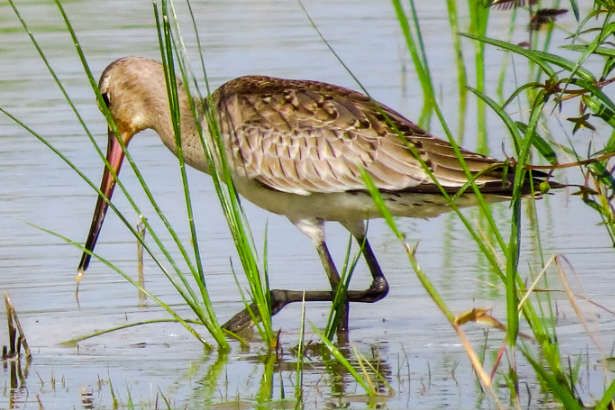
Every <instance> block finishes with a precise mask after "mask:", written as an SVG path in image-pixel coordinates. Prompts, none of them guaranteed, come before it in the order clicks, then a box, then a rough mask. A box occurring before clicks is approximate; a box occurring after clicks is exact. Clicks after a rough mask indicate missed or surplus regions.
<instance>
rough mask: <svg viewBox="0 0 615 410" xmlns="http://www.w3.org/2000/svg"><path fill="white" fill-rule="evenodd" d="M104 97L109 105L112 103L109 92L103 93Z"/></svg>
mask: <svg viewBox="0 0 615 410" xmlns="http://www.w3.org/2000/svg"><path fill="white" fill-rule="evenodd" d="M102 98H103V100H105V105H106V106H107V107H109V106H110V105H111V99H110V98H109V93H102Z"/></svg>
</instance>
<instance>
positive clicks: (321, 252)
mask: <svg viewBox="0 0 615 410" xmlns="http://www.w3.org/2000/svg"><path fill="white" fill-rule="evenodd" d="M316 250H317V251H318V256H320V261H321V262H322V266H323V268H324V269H325V273H326V274H327V278H329V283H330V284H331V290H332V291H333V292H332V297H331V301H332V302H333V301H334V300H335V295H336V293H337V292H344V293H346V291H347V289H345V287H346V284H344V283H342V282H341V279H340V274H339V273H338V271H337V267H336V266H335V262H333V258H331V253H329V248H328V247H327V244H326V242H325V241H321V242H320V243H318V244H317V245H316ZM340 286H341V287H342V288H340ZM342 298H343V299H341V301H340V302H341V303H340V304H339V306H335V309H336V316H337V318H336V319H337V320H338V324H337V330H338V337H340V333H342V335H341V337H340V338H341V339H347V337H345V336H347V335H344V334H345V333H348V312H349V308H350V306H349V305H348V297H347V295H346V294H344V295H342Z"/></svg>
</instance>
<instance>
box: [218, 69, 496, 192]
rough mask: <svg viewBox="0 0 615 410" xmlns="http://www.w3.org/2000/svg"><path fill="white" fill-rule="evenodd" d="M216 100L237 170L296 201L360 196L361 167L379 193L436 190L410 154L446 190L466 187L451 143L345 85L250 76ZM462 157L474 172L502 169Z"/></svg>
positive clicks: (490, 180)
mask: <svg viewBox="0 0 615 410" xmlns="http://www.w3.org/2000/svg"><path fill="white" fill-rule="evenodd" d="M214 98H216V99H217V107H218V113H219V115H220V118H221V121H220V123H221V127H222V132H223V135H224V138H227V141H226V142H227V147H230V149H229V154H230V158H231V159H232V161H234V162H235V165H236V166H235V167H234V168H235V169H236V170H238V172H243V173H244V174H245V176H247V177H249V178H253V179H256V180H258V181H260V182H261V183H262V184H264V185H266V186H268V187H270V188H271V189H276V190H279V191H284V192H291V193H295V194H300V195H309V194H310V193H315V192H322V193H330V192H343V191H349V190H361V189H365V188H364V183H363V180H362V178H361V175H360V169H361V168H364V169H365V170H366V171H367V172H368V173H369V174H370V175H371V176H372V178H373V179H374V182H375V183H376V186H378V188H380V189H383V190H388V191H408V190H413V189H416V190H417V191H430V190H432V189H434V188H436V186H435V184H433V182H432V181H431V179H430V177H429V176H428V174H427V173H426V172H425V170H424V169H423V167H422V166H421V163H420V161H419V160H418V159H417V158H416V157H415V154H417V155H419V156H420V158H421V159H422V160H423V161H424V162H425V163H426V164H427V165H428V166H429V168H430V169H431V171H432V172H433V173H434V175H435V176H436V177H437V178H438V181H439V182H440V183H441V184H442V185H443V186H444V187H445V188H446V189H452V190H454V189H455V188H458V187H460V186H461V185H463V184H464V183H465V182H466V181H467V178H466V175H465V173H464V172H463V168H462V166H461V164H460V163H459V161H458V160H457V157H456V155H455V151H454V149H453V147H452V146H451V145H450V144H449V143H448V142H446V141H443V140H439V139H437V138H435V137H433V136H431V135H429V134H427V133H426V132H425V131H423V130H422V129H420V128H419V127H417V126H416V125H415V124H413V123H412V122H410V121H408V120H407V119H405V118H404V117H403V116H401V115H400V114H398V113H397V112H395V111H393V110H391V109H390V108H387V107H385V106H383V105H380V104H379V103H377V102H375V101H373V100H371V99H369V98H368V97H366V96H364V95H362V94H359V93H357V92H354V91H351V90H348V89H345V88H342V87H336V86H333V85H330V84H325V83H319V82H313V81H295V80H283V79H276V78H270V77H256V76H252V77H241V78H238V79H235V80H232V81H230V82H228V83H226V84H224V85H223V86H222V87H220V88H219V89H218V90H217V91H216V93H215V94H214ZM400 133H401V134H402V135H403V138H400V135H399V134H400ZM408 145H412V146H413V147H414V149H412V150H411V149H409V147H408ZM461 152H462V155H463V156H464V159H465V162H466V164H467V166H468V168H469V169H470V171H471V172H473V173H479V172H482V171H485V170H486V169H488V168H489V167H492V166H493V165H494V164H502V162H500V161H497V160H494V159H491V158H488V157H485V156H482V155H479V154H476V153H472V152H469V151H465V150H462V151H461ZM501 175H502V173H501V172H497V171H493V172H492V171H491V170H489V172H487V173H486V175H482V176H480V177H479V178H478V179H477V181H478V182H479V184H494V183H497V182H498V181H499V182H502V181H501V178H502V176H501ZM499 185H500V186H501V185H502V184H501V183H500V184H499Z"/></svg>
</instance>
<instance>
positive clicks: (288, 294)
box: [222, 221, 389, 336]
mask: <svg viewBox="0 0 615 410" xmlns="http://www.w3.org/2000/svg"><path fill="white" fill-rule="evenodd" d="M295 224H296V225H298V226H299V227H300V229H301V230H302V231H304V232H306V229H304V228H305V227H302V226H300V225H299V224H298V223H295ZM343 225H344V226H345V227H346V228H347V229H348V230H349V231H350V232H351V233H352V235H353V236H354V237H355V238H356V240H357V242H358V243H359V245H360V246H361V252H362V253H363V257H364V258H365V262H366V263H367V266H368V268H369V270H370V273H371V275H372V283H371V285H370V287H369V288H367V289H366V290H348V291H347V292H346V303H345V306H344V308H345V313H344V314H343V315H342V317H341V319H342V320H341V322H340V325H338V330H339V329H340V328H342V329H348V316H347V315H348V308H347V304H348V302H361V303H374V302H377V301H379V300H380V299H382V298H384V297H385V296H386V295H387V294H388V292H389V284H388V283H387V280H386V278H385V277H384V274H383V273H382V269H380V264H379V263H378V260H377V259H376V255H375V254H374V251H373V250H372V248H371V246H370V244H369V241H368V240H367V238H366V231H365V226H364V224H363V222H362V221H359V222H344V223H343ZM318 228H319V229H322V227H321V226H319V227H318ZM320 232H321V231H320ZM308 236H310V237H311V238H313V239H319V240H315V241H314V242H315V243H316V249H317V251H318V254H319V256H320V259H321V261H322V264H323V267H324V269H325V272H326V273H327V277H328V278H329V282H330V283H331V287H332V289H334V290H333V291H326V290H325V291H319V290H312V291H299V290H287V289H272V290H271V291H270V292H271V315H272V316H273V315H275V314H276V313H278V312H279V311H280V310H282V309H283V308H284V307H285V306H286V305H288V304H289V303H293V302H301V301H304V300H305V301H306V302H325V301H327V302H330V301H333V300H334V299H335V289H337V286H338V285H339V283H340V276H339V273H338V272H337V268H336V267H335V263H334V262H333V260H332V258H331V254H330V253H329V250H328V249H327V245H326V243H325V241H324V235H320V236H319V235H315V236H312V235H310V234H309V233H308ZM250 311H251V312H252V313H253V315H251V314H250ZM257 312H258V310H257V309H256V306H254V305H250V306H248V307H247V308H245V309H244V310H242V311H241V312H239V313H237V314H236V315H235V316H233V317H232V318H231V319H230V320H229V321H228V322H226V323H225V324H224V325H223V326H222V327H223V328H224V329H227V330H229V331H231V332H235V333H236V332H238V331H240V330H242V329H243V328H245V327H247V326H250V325H252V324H253V322H252V317H254V318H255V319H256V320H259V317H258V313H257ZM338 336H339V333H338Z"/></svg>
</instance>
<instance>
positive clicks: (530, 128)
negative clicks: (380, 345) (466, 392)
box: [364, 1, 615, 408]
mask: <svg viewBox="0 0 615 410" xmlns="http://www.w3.org/2000/svg"><path fill="white" fill-rule="evenodd" d="M470 3H472V2H470ZM393 4H394V7H395V9H396V11H397V10H398V8H399V5H398V3H397V2H395V1H393ZM411 8H412V9H414V5H413V4H412V2H411ZM470 10H471V27H470V33H467V34H464V35H465V36H466V37H469V38H471V39H474V40H477V41H476V43H475V44H476V46H475V67H474V69H475V71H476V73H477V77H476V83H477V85H476V86H475V88H470V90H471V91H472V92H473V93H474V94H475V95H477V96H478V97H479V98H478V100H479V105H483V106H484V107H485V108H486V107H489V108H490V109H492V110H493V111H494V112H495V113H496V114H497V115H498V116H499V118H500V119H501V120H502V121H503V123H504V124H505V125H506V128H507V129H508V131H509V133H510V135H511V138H512V142H513V146H514V148H515V154H516V158H515V163H514V165H515V167H514V183H513V192H512V198H511V219H510V224H509V225H508V229H509V237H508V240H505V239H504V236H503V233H502V232H501V231H500V229H498V227H497V225H496V224H495V223H493V218H492V216H491V214H490V211H489V208H488V207H487V206H486V204H485V203H484V200H483V198H482V197H481V195H480V194H479V193H478V192H477V187H476V185H475V183H474V182H473V179H472V178H471V176H470V175H469V173H468V172H467V169H466V170H465V171H466V173H467V174H468V179H469V181H470V182H469V183H468V184H467V187H464V188H463V189H462V190H461V191H465V190H466V189H467V190H470V191H472V192H474V193H475V194H476V196H477V198H478V203H479V212H480V215H481V217H484V218H485V219H486V220H487V225H486V227H483V229H486V230H487V232H488V234H489V236H490V237H493V238H495V243H494V246H491V245H489V246H488V245H487V243H485V242H484V239H483V236H482V235H479V234H478V232H477V230H476V228H475V227H474V226H473V225H472V223H471V222H470V221H469V220H468V219H466V218H465V216H463V214H461V213H459V212H458V210H457V209H456V207H455V206H454V199H455V197H456V196H454V197H450V198H449V196H448V195H447V194H446V193H444V192H443V195H444V196H445V197H447V198H449V201H450V205H451V207H452V209H453V210H454V211H455V212H456V214H457V215H458V216H459V217H460V218H461V220H462V222H463V224H464V225H465V226H466V228H467V229H468V231H469V232H470V234H471V236H472V237H473V238H474V239H475V240H476V242H477V244H478V246H479V248H480V250H481V252H483V253H484V254H485V256H486V257H487V260H488V261H489V262H490V264H491V265H492V267H493V269H494V270H495V272H496V273H497V274H498V276H499V278H500V279H501V280H502V284H503V286H504V288H505V294H506V322H505V325H503V326H501V328H502V329H503V330H504V331H505V332H506V337H505V340H506V345H505V346H503V348H504V351H506V352H507V354H506V357H507V358H508V371H507V372H506V376H505V379H506V381H507V384H508V385H509V386H510V389H509V393H510V397H511V398H512V400H513V401H515V402H516V401H517V400H518V389H519V387H518V375H517V359H516V354H515V351H517V350H519V351H521V353H522V354H523V356H524V357H525V358H526V360H527V361H528V363H530V364H531V365H532V366H533V367H534V368H535V371H536V373H535V375H536V377H537V379H538V380H540V381H541V382H542V383H544V384H545V385H546V386H548V388H549V390H550V391H551V392H552V393H553V394H554V395H555V397H556V398H557V399H558V400H560V402H561V403H562V404H563V405H564V406H565V407H566V408H578V407H579V405H580V403H581V401H580V397H579V395H578V393H577V389H576V388H575V383H576V382H575V380H576V379H575V378H574V376H569V375H574V372H567V370H566V369H565V366H564V364H565V360H564V358H563V357H562V356H561V353H560V351H559V345H558V343H557V335H556V328H555V325H554V324H553V325H550V324H549V323H555V321H554V320H548V321H544V320H542V319H543V317H542V315H544V314H547V315H552V314H553V313H552V312H553V309H552V308H551V300H550V298H549V297H548V296H547V297H546V298H542V297H540V296H538V295H534V294H533V293H532V292H530V291H529V290H528V289H527V286H526V284H525V279H524V278H523V277H522V275H521V274H520V272H519V254H520V246H521V226H522V214H521V201H522V198H523V195H522V193H521V187H522V184H523V181H525V174H526V173H527V172H531V170H535V169H539V168H544V169H555V168H558V167H564V166H571V165H572V166H577V167H583V168H584V171H583V172H591V171H592V170H593V171H594V172H595V171H596V169H599V170H600V172H599V173H598V176H597V177H596V174H592V175H593V176H594V178H593V182H594V184H596V183H598V185H599V186H600V188H599V189H591V190H590V189H588V188H587V187H584V188H582V189H581V194H582V195H583V198H584V200H585V201H586V202H589V203H590V206H592V208H594V209H596V210H597V211H598V212H599V213H600V214H601V217H602V218H603V220H604V221H605V226H607V231H609V235H611V237H612V233H611V230H612V219H611V215H612V204H609V205H606V204H607V203H609V201H610V200H612V198H613V194H612V186H613V176H612V171H609V170H608V168H607V166H606V163H607V162H608V159H609V158H610V157H611V156H613V155H614V151H615V150H614V149H613V146H612V140H613V138H611V139H610V140H609V141H608V142H607V144H606V146H605V147H604V148H602V149H599V150H598V151H595V152H594V153H593V154H592V155H591V156H590V157H589V158H588V159H581V158H580V155H578V154H577V153H576V152H575V151H574V149H573V148H570V149H569V152H573V153H574V154H575V157H576V159H577V161H575V162H573V163H572V164H566V165H560V164H559V163H558V159H557V155H556V154H555V151H554V149H553V147H552V146H551V144H550V143H549V142H548V141H547V140H545V139H544V138H542V137H541V136H540V135H539V133H538V131H537V130H538V124H539V122H540V121H542V119H543V117H544V112H545V111H546V110H547V109H548V103H550V102H551V101H555V103H556V104H557V105H561V104H563V103H565V102H566V101H567V100H568V99H573V98H580V99H586V100H588V101H590V102H589V103H584V105H582V106H581V107H582V109H583V110H591V112H593V113H594V115H595V116H596V117H599V118H601V119H602V120H603V121H604V123H606V124H608V125H609V126H610V127H611V128H612V127H613V120H612V118H613V115H612V113H614V112H615V111H613V110H612V108H613V102H612V101H611V99H610V98H609V97H607V95H606V94H605V92H603V90H602V88H603V87H604V86H606V85H607V84H608V83H610V81H611V80H610V79H608V78H607V75H608V74H609V73H610V71H611V70H612V68H613V64H612V55H611V58H610V59H609V58H606V59H605V66H604V68H603V70H602V75H601V77H600V78H598V77H597V76H595V75H594V74H593V73H591V72H590V71H589V70H588V69H587V68H585V66H584V62H585V61H586V59H587V57H588V56H589V55H590V54H592V53H595V52H596V50H598V49H599V48H600V45H601V44H603V43H604V41H605V40H606V38H605V35H607V34H606V33H610V31H609V30H608V29H606V27H608V21H610V20H609V19H610V16H611V14H610V13H608V12H605V11H604V10H603V9H602V8H601V7H599V6H598V7H596V8H595V10H594V11H592V12H591V13H590V15H591V16H592V17H594V18H595V17H597V16H598V15H599V14H600V13H606V14H607V15H606V16H604V19H603V20H602V23H601V24H602V26H601V28H598V29H597V30H594V31H592V32H598V33H599V34H598V35H597V36H596V37H595V38H594V40H593V41H592V42H590V43H589V45H587V46H585V47H582V48H579V47H576V46H575V47H574V48H575V49H577V50H578V51H581V52H583V55H582V57H581V58H580V59H579V60H578V61H572V60H568V59H565V58H563V57H560V56H558V55H555V54H552V53H549V52H548V51H546V50H547V49H548V48H549V46H550V39H551V37H550V34H549V35H547V36H546V38H545V42H544V44H543V50H536V49H535V48H536V47H535V46H531V44H534V45H536V44H537V43H536V42H535V41H537V40H535V41H532V42H530V48H529V49H527V48H524V47H521V46H518V45H515V44H512V43H510V41H501V40H496V39H492V38H488V37H486V35H485V33H486V25H487V18H488V11H487V10H484V8H483V7H482V6H481V5H479V4H474V7H472V6H471V7H470ZM397 16H398V19H399V20H400V21H399V23H400V27H401V28H402V32H405V31H407V30H406V29H404V27H407V25H408V23H407V21H406V17H405V15H403V14H402V13H399V12H397ZM513 21H514V20H513ZM585 21H587V20H585ZM416 27H417V30H420V28H419V26H418V25H417V26H416ZM550 29H552V25H551V26H550ZM509 32H510V31H509ZM487 46H497V47H499V48H501V49H504V50H507V51H510V52H512V53H515V54H517V55H519V56H522V57H524V58H526V59H527V61H529V62H530V63H531V64H532V65H533V66H535V67H536V69H537V71H538V74H534V75H533V77H534V79H535V81H529V82H527V83H525V84H522V85H520V86H519V87H518V88H517V90H515V91H514V92H513V93H512V94H511V95H510V96H509V97H508V98H507V99H506V100H505V101H504V103H503V104H498V103H497V102H495V100H493V99H491V98H490V97H488V96H487V95H486V94H487V90H486V88H485V77H484V67H483V63H484V57H481V56H484V48H485V47H487ZM409 53H410V55H411V56H412V55H414V54H415V50H414V49H413V47H412V46H409ZM422 66H425V67H427V66H428V64H427V63H426V62H425V63H423V64H422ZM540 78H545V80H542V81H539V79H540ZM425 83H426V84H429V83H431V81H430V82H425ZM521 94H525V95H526V96H527V98H528V101H529V108H528V110H529V116H528V119H527V122H523V121H515V120H513V119H512V118H511V116H510V115H509V114H508V113H507V112H506V108H507V105H508V104H509V103H510V102H511V101H514V100H515V99H516V98H517V97H518V96H519V95H521ZM586 107H590V108H586ZM591 107H593V108H591ZM433 109H434V112H435V113H436V115H437V117H438V119H439V120H440V122H441V125H442V127H443V129H444V130H445V133H446V134H447V137H448V139H449V141H450V142H451V144H453V145H454V140H453V138H452V136H451V135H450V132H449V129H448V126H447V125H446V121H445V119H444V118H443V116H442V115H441V112H440V110H439V107H438V104H437V103H436V102H435V100H434V104H433ZM581 114H582V115H581V116H580V117H579V120H578V122H579V123H580V122H582V121H585V120H587V118H588V117H589V116H585V114H586V112H585V111H583V112H582V113H581ZM478 115H479V117H478V122H479V124H484V122H485V121H484V118H485V111H484V109H481V108H480V107H479V109H478ZM481 118H482V120H481ZM581 125H584V124H581ZM612 129H613V128H612ZM614 135H615V133H614ZM483 137H484V136H483ZM485 141H486V140H485V139H483V138H481V133H480V130H479V138H478V145H479V151H481V150H482V151H484V150H485V149H480V148H481V145H484V144H485ZM454 146H455V145H454ZM485 147H486V145H485V146H484V147H483V148H485ZM534 150H535V151H536V152H537V153H538V154H539V155H540V156H541V157H542V158H544V159H545V160H546V161H549V162H550V163H551V164H552V165H549V166H543V167H540V166H534V165H530V160H531V158H532V157H531V155H530V154H531V153H532V151H534ZM456 154H457V158H458V160H459V161H460V162H461V163H462V164H463V159H462V158H461V156H460V155H459V152H456ZM424 168H425V169H426V167H424ZM464 168H465V166H464ZM428 174H429V172H428ZM364 178H365V182H366V185H367V187H368V188H369V189H370V192H371V193H372V196H373V198H374V201H375V203H376V204H377V205H378V207H379V209H380V211H381V213H382V215H383V216H384V217H385V220H386V222H387V224H388V225H389V227H390V228H391V230H392V231H393V232H394V233H395V235H396V236H397V237H398V239H399V240H400V241H401V242H402V243H403V244H404V247H405V250H406V253H407V255H408V257H409V262H410V265H411V266H412V268H413V270H414V271H415V273H416V274H417V276H418V277H419V280H420V281H421V283H422V284H423V286H424V288H425V290H426V291H427V293H428V294H429V296H430V297H431V298H432V299H433V300H434V302H435V304H436V305H437V306H438V308H439V309H440V310H441V311H442V313H443V315H444V316H445V317H446V318H447V320H448V321H449V323H450V324H451V326H452V327H453V328H454V329H455V331H456V333H457V334H458V336H459V337H460V339H461V340H462V343H463V345H464V347H465V349H466V352H467V354H468V357H469V359H470V362H471V364H472V366H473V367H474V369H475V371H476V374H477V375H478V378H479V380H480V381H481V384H482V386H483V388H484V389H485V390H486V391H487V392H488V393H489V396H490V397H491V398H492V399H493V400H494V401H495V403H496V405H499V404H498V396H497V395H496V393H495V391H494V390H493V388H492V380H491V379H492V378H491V377H490V376H489V374H487V373H486V372H485V371H483V370H482V363H481V361H480V360H479V356H478V355H476V353H475V352H474V350H473V348H472V346H471V345H470V344H469V343H468V342H467V338H465V336H464V335H463V332H462V331H461V328H460V327H459V325H460V321H459V320H458V319H459V318H456V317H455V315H454V314H453V313H452V311H451V310H450V309H448V308H447V306H446V302H445V301H444V300H443V299H442V297H441V296H440V295H439V294H438V292H437V291H436V289H435V288H434V286H433V284H431V282H430V281H429V279H428V277H427V275H426V274H425V273H424V272H423V271H422V269H421V268H420V265H419V264H418V261H417V257H416V255H415V249H414V248H413V247H412V246H410V245H408V244H406V243H405V241H404V237H403V235H401V233H400V232H399V229H398V228H397V226H396V224H395V221H394V220H393V219H392V218H391V217H390V214H389V213H388V211H387V210H386V208H385V207H384V203H383V201H382V199H381V198H380V196H379V193H378V190H377V189H376V188H375V186H374V184H373V183H372V182H371V179H370V178H369V176H368V175H364ZM433 182H434V183H435V184H436V185H438V183H437V181H435V180H434V181H433ZM535 188H536V189H537V190H538V189H548V187H535ZM589 195H595V197H594V198H597V199H594V198H592V199H588V198H589ZM538 245H539V246H540V243H539V241H538ZM496 250H497V251H499V253H500V254H501V255H502V256H503V259H504V263H502V264H500V263H499V262H498V259H499V257H498V255H496V253H495V251H496ZM545 269H546V268H545ZM522 295H523V303H520V301H521V297H522ZM529 295H532V296H533V297H532V298H528V296H529ZM571 303H573V302H571ZM549 312H551V313H549ZM579 318H580V320H582V316H579ZM522 319H524V325H527V326H529V328H530V329H531V331H532V332H533V336H534V338H535V340H536V341H537V343H538V349H539V356H540V359H538V358H537V357H536V353H535V352H534V349H533V348H530V347H529V346H528V345H527V344H526V343H524V342H523V341H521V340H520V338H519V335H520V332H519V328H520V326H521V320H522ZM543 362H545V363H546V366H544V365H543V364H542V363H543ZM494 370H495V369H494ZM491 373H492V374H493V371H492V372H491ZM556 383H559V384H557V385H556ZM611 390H612V387H611V386H609V387H607V388H606V389H605V392H604V395H603V398H602V399H601V400H599V402H600V403H603V402H604V403H607V402H609V401H610V397H612V393H610V392H611ZM609 394H611V396H609Z"/></svg>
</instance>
